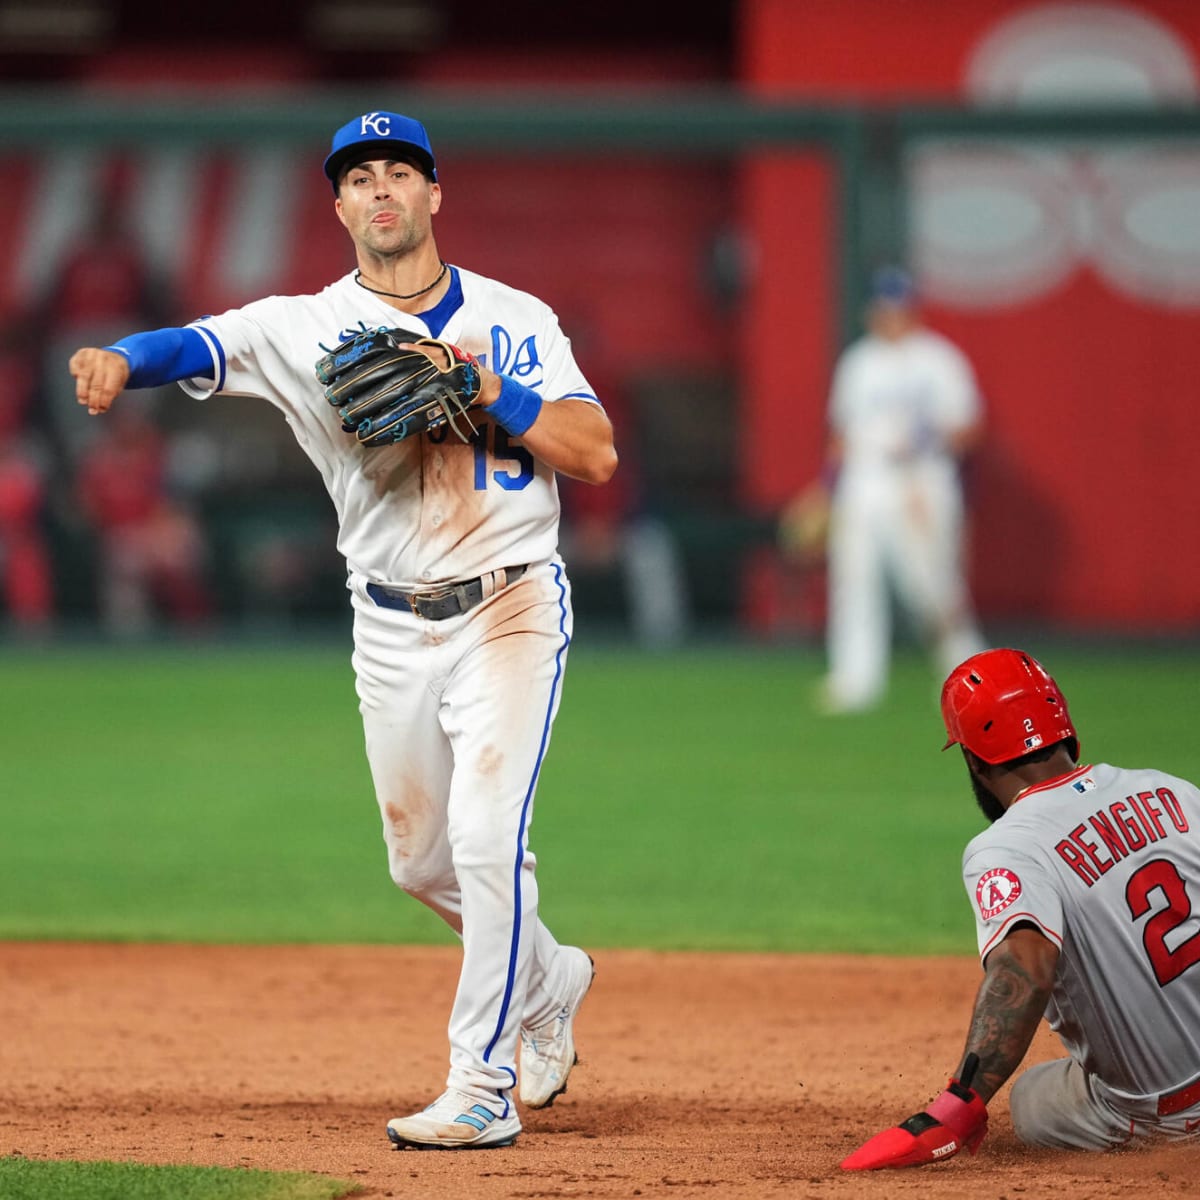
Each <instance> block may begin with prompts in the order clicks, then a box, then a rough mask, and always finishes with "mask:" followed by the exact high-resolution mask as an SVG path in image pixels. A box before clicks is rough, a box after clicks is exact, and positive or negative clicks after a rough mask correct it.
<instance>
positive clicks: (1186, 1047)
mask: <svg viewBox="0 0 1200 1200" xmlns="http://www.w3.org/2000/svg"><path fill="white" fill-rule="evenodd" d="M942 718H943V720H944V721H945V724H946V733H947V739H948V740H947V742H946V748H947V749H948V748H949V747H950V746H952V745H956V744H957V745H958V746H959V747H960V748H961V750H962V756H963V759H964V761H965V762H966V765H967V772H968V775H969V777H970V781H971V787H972V790H973V791H974V793H975V797H976V800H977V801H978V803H979V807H980V808H981V809H982V810H983V813H984V815H985V816H986V817H987V818H988V820H989V821H991V822H992V825H991V827H990V828H988V829H985V830H984V832H983V833H981V834H979V835H978V836H977V837H976V838H974V839H973V840H972V841H971V842H970V844H969V845H968V846H967V848H966V851H965V852H964V854H963V882H964V883H965V885H966V889H967V896H968V897H969V898H970V900H971V902H972V905H973V907H974V911H975V920H976V928H977V933H978V939H979V953H980V957H981V958H982V960H983V965H984V971H985V974H984V978H983V982H982V984H981V985H980V988H979V993H978V995H977V996H976V998H975V1009H974V1012H973V1014H972V1017H971V1026H970V1030H969V1032H968V1034H967V1044H966V1048H965V1051H964V1055H963V1061H962V1064H961V1065H960V1067H959V1070H958V1072H957V1075H956V1078H955V1079H953V1080H951V1082H950V1085H949V1087H948V1088H947V1089H946V1091H944V1092H942V1094H941V1095H940V1096H938V1097H937V1098H936V1099H935V1100H934V1101H933V1102H932V1103H931V1104H930V1105H929V1107H928V1108H927V1109H926V1110H925V1111H923V1112H920V1113H917V1114H915V1115H914V1116H912V1117H909V1118H908V1120H907V1121H905V1122H904V1123H903V1124H902V1125H899V1126H897V1127H895V1128H893V1129H888V1130H885V1131H884V1132H883V1133H880V1134H877V1135H876V1136H875V1137H873V1138H872V1139H871V1140H870V1141H868V1142H867V1143H866V1144H865V1145H864V1146H862V1147H860V1148H859V1149H858V1150H856V1151H855V1152H854V1153H853V1154H851V1155H850V1156H849V1157H848V1158H847V1159H845V1160H844V1161H843V1163H842V1166H843V1167H844V1168H845V1169H846V1170H874V1169H877V1168H880V1167H906V1166H920V1165H922V1164H924V1163H931V1162H939V1161H941V1160H942V1159H944V1158H950V1157H951V1156H953V1155H954V1154H956V1153H957V1152H958V1151H959V1150H960V1149H962V1147H963V1146H966V1147H967V1148H968V1149H970V1150H971V1152H972V1153H974V1151H975V1150H976V1149H977V1148H978V1146H979V1143H980V1142H981V1141H982V1140H983V1136H984V1133H985V1132H986V1130H987V1119H988V1115H987V1108H986V1105H987V1102H988V1101H989V1100H990V1099H991V1098H992V1097H993V1096H994V1095H995V1094H996V1092H997V1091H998V1090H999V1089H1000V1087H1001V1085H1003V1084H1004V1082H1005V1081H1006V1080H1007V1079H1008V1078H1009V1076H1010V1075H1012V1073H1013V1072H1014V1071H1015V1070H1016V1069H1017V1067H1018V1066H1019V1065H1020V1063H1021V1059H1022V1058H1024V1056H1025V1052H1026V1050H1028V1048H1029V1044H1030V1042H1031V1041H1032V1039H1033V1035H1034V1033H1035V1031H1036V1030H1037V1027H1038V1024H1039V1022H1040V1021H1041V1019H1042V1016H1043V1015H1045V1017H1046V1019H1047V1020H1048V1021H1049V1022H1050V1027H1051V1028H1052V1029H1053V1030H1054V1031H1055V1032H1056V1033H1057V1034H1058V1036H1059V1037H1060V1038H1061V1039H1062V1043H1063V1045H1064V1047H1065V1048H1066V1051H1067V1057H1066V1058H1059V1059H1055V1060H1053V1061H1050V1062H1043V1063H1039V1064H1038V1065H1037V1066H1034V1067H1031V1068H1030V1069H1029V1070H1028V1071H1026V1072H1025V1073H1024V1074H1023V1075H1022V1076H1021V1077H1020V1078H1019V1079H1018V1080H1017V1082H1016V1083H1015V1084H1014V1085H1013V1089H1012V1096H1011V1109H1012V1121H1013V1127H1014V1129H1015V1130H1016V1133H1017V1136H1018V1137H1019V1138H1020V1139H1021V1141H1023V1142H1025V1143H1026V1144H1027V1145H1030V1146H1046V1147H1056V1148H1062V1149H1079V1150H1111V1149H1116V1148H1117V1147H1120V1146H1127V1145H1130V1144H1133V1143H1136V1142H1139V1141H1145V1140H1148V1139H1151V1138H1157V1139H1170V1140H1181V1139H1185V1138H1191V1139H1194V1140H1198V1141H1200V927H1198V925H1197V919H1196V916H1195V913H1196V910H1197V907H1198V906H1200V836H1198V833H1200V790H1197V788H1196V787H1195V785H1193V784H1191V783H1189V782H1188V781H1187V780H1184V779H1179V778H1177V777H1175V776H1173V775H1168V774H1167V773H1166V772H1164V771H1157V770H1152V769H1138V770H1126V769H1124V768H1121V767H1113V766H1109V765H1107V764H1105V763H1096V764H1094V765H1080V761H1079V755H1080V750H1079V736H1078V734H1077V733H1076V732H1075V727H1074V725H1073V724H1072V723H1071V716H1070V713H1069V712H1068V710H1067V702H1066V699H1065V697H1064V696H1063V694H1062V691H1061V690H1060V689H1059V686H1058V684H1057V683H1056V682H1055V681H1054V679H1053V678H1051V676H1050V675H1049V674H1048V673H1047V672H1046V670H1045V668H1044V667H1043V666H1042V665H1041V664H1040V663H1039V662H1037V660H1036V659H1034V658H1032V657H1031V656H1030V655H1028V654H1026V653H1025V652H1023V651H1021V650H988V651H985V652H984V653H982V654H977V655H975V656H974V657H972V658H970V659H968V660H967V661H966V662H964V663H962V664H961V665H960V666H958V667H957V668H956V669H955V670H954V671H953V672H952V673H951V674H950V677H949V678H948V679H947V680H946V683H945V685H944V687H943V688H942Z"/></svg>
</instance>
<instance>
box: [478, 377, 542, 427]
mask: <svg viewBox="0 0 1200 1200" xmlns="http://www.w3.org/2000/svg"><path fill="white" fill-rule="evenodd" d="M483 411H484V412H485V413H487V415H488V416H489V417H491V418H492V420H493V421H495V422H496V424H497V425H503V426H504V428H505V429H507V430H508V432H509V433H511V434H512V435H513V436H514V437H520V436H521V434H523V433H524V432H525V431H526V430H527V429H528V428H529V427H530V425H532V424H533V423H534V421H536V420H537V419H538V413H540V412H541V411H542V398H541V396H539V395H538V394H537V392H535V391H534V390H533V388H527V387H526V386H525V385H524V384H523V383H518V382H517V381H516V380H515V379H513V377H512V376H511V375H501V376H500V395H499V396H498V397H497V398H496V399H495V400H494V401H493V402H492V403H491V404H489V405H487V407H486V408H484V410H483Z"/></svg>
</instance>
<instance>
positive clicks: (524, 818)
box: [483, 563, 571, 1062]
mask: <svg viewBox="0 0 1200 1200" xmlns="http://www.w3.org/2000/svg"><path fill="white" fill-rule="evenodd" d="M554 581H555V583H557V584H558V612H559V618H558V631H559V633H561V634H562V638H563V640H562V645H561V646H559V648H558V652H557V653H556V654H555V656H554V681H553V683H552V684H551V685H550V699H549V700H548V701H547V703H546V718H545V720H544V721H543V722H542V741H541V744H540V745H539V746H538V753H537V761H536V762H535V763H534V764H533V774H532V775H531V776H530V778H529V787H528V788H526V790H525V802H524V804H523V805H522V808H521V825H520V828H519V829H518V830H517V857H516V862H515V863H514V865H513V906H514V907H513V931H512V941H511V943H510V944H509V953H508V977H507V979H506V980H505V984H504V1000H503V1003H501V1005H500V1017H499V1019H498V1020H497V1021H496V1031H495V1033H493V1034H492V1038H491V1041H489V1042H488V1044H487V1049H486V1050H485V1051H484V1052H483V1061H484V1062H489V1061H490V1060H491V1055H492V1051H493V1050H494V1049H495V1048H496V1042H497V1041H498V1040H499V1038H500V1033H501V1031H502V1030H503V1028H504V1022H505V1021H506V1020H507V1018H508V1008H509V1005H510V1004H511V1003H512V991H513V985H514V982H515V977H516V972H517V948H518V946H519V945H520V943H521V865H522V863H523V862H524V861H525V828H526V826H527V824H528V822H529V805H530V802H531V801H532V800H533V790H534V786H535V785H536V783H537V779H538V773H539V772H540V771H541V769H542V759H544V758H545V757H546V744H547V742H548V741H549V739H550V724H551V720H552V718H553V715H554V699H555V697H556V696H557V695H558V687H559V684H560V683H561V681H562V673H563V655H564V654H565V653H566V650H567V647H568V646H569V645H570V644H571V638H570V635H569V634H568V633H567V589H566V585H565V584H564V583H563V576H562V565H561V564H560V563H555V564H554Z"/></svg>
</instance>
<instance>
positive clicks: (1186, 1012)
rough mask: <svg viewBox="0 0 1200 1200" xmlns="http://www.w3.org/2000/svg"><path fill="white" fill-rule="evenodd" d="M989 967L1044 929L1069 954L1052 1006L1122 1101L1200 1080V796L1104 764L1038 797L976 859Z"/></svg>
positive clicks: (976, 843) (973, 885)
mask: <svg viewBox="0 0 1200 1200" xmlns="http://www.w3.org/2000/svg"><path fill="white" fill-rule="evenodd" d="M963 880H964V883H965V884H966V888H967V894H968V896H969V897H970V899H971V903H972V906H973V908H974V911H975V918H976V921H977V926H978V934H979V951H980V954H981V956H982V957H983V958H985V959H986V957H987V955H988V953H989V951H991V950H992V949H993V948H994V947H995V946H996V945H998V944H999V943H1000V941H1001V940H1002V939H1003V938H1004V936H1005V935H1006V934H1007V933H1008V932H1009V930H1011V929H1012V927H1013V926H1014V925H1015V924H1016V923H1017V922H1020V921H1028V922H1032V923H1033V924H1034V925H1036V926H1037V927H1038V928H1039V929H1040V930H1041V931H1042V933H1044V934H1045V935H1046V937H1048V938H1049V939H1050V940H1051V941H1052V942H1054V944H1055V945H1056V946H1058V947H1059V949H1060V952H1061V957H1060V959H1059V965H1058V974H1057V978H1056V980H1055V985H1054V992H1053V995H1052V997H1051V1000H1050V1002H1049V1004H1048V1006H1047V1010H1046V1017H1047V1020H1048V1021H1049V1022H1050V1026H1051V1028H1052V1029H1054V1030H1055V1031H1056V1032H1057V1033H1058V1035H1059V1037H1060V1038H1061V1039H1062V1041H1063V1044H1064V1046H1065V1047H1066V1049H1067V1051H1068V1052H1069V1053H1070V1054H1071V1056H1072V1057H1073V1058H1075V1059H1077V1060H1078V1061H1079V1062H1080V1063H1081V1064H1082V1065H1083V1067H1084V1068H1085V1070H1087V1071H1088V1072H1089V1073H1091V1074H1094V1075H1097V1076H1099V1078H1100V1079H1101V1080H1103V1081H1104V1083H1105V1084H1107V1085H1108V1086H1109V1087H1110V1088H1112V1089H1113V1090H1115V1091H1116V1092H1119V1093H1122V1094H1124V1095H1126V1096H1131V1097H1146V1096H1154V1095H1156V1094H1158V1093H1161V1092H1165V1091H1168V1090H1170V1089H1172V1088H1175V1087H1178V1086H1179V1085H1181V1084H1184V1083H1186V1082H1188V1081H1190V1080H1192V1079H1194V1078H1196V1077H1197V1076H1200V790H1197V788H1196V787H1195V786H1194V785H1193V784H1191V783H1188V782H1187V781H1186V780H1183V779H1178V778H1176V777H1174V776H1172V775H1167V774H1165V773H1163V772H1162V771H1154V770H1123V769H1121V768H1119V767H1112V766H1108V765H1106V764H1103V763H1098V764H1096V765H1094V766H1082V767H1079V768H1078V769H1077V770H1075V771H1073V772H1071V773H1070V774H1069V775H1065V776H1062V777H1061V778H1059V779H1054V780H1050V781H1048V782H1047V783H1045V784H1042V785H1040V786H1038V787H1034V788H1031V789H1029V790H1028V791H1027V792H1025V793H1024V794H1023V795H1022V796H1021V797H1020V798H1019V799H1018V801H1017V802H1016V803H1015V804H1014V805H1013V806H1012V807H1011V808H1010V809H1009V810H1008V811H1007V812H1006V813H1005V815H1004V816H1003V817H1002V818H1001V819H1000V820H999V821H997V822H996V823H995V824H994V825H992V826H991V827H990V828H989V829H987V830H985V831H984V832H983V833H981V834H980V835H979V836H978V837H976V838H974V839H973V840H972V841H971V843H970V844H969V845H968V846H967V848H966V851H965V852H964V854H963Z"/></svg>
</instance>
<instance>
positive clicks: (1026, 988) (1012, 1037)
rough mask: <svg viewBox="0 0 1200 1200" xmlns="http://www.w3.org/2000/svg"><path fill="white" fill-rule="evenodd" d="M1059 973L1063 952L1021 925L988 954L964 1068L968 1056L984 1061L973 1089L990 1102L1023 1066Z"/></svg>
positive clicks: (1030, 928)
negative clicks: (971, 1055)
mask: <svg viewBox="0 0 1200 1200" xmlns="http://www.w3.org/2000/svg"><path fill="white" fill-rule="evenodd" d="M1057 969H1058V947H1057V946H1055V945H1054V943H1053V942H1052V941H1050V939H1049V938H1047V937H1045V936H1044V935H1043V934H1042V933H1041V932H1039V931H1038V930H1037V929H1036V928H1035V927H1034V926H1033V925H1028V924H1020V925H1018V926H1016V928H1015V929H1013V931H1012V932H1011V933H1010V934H1009V935H1008V936H1007V937H1006V938H1005V939H1004V941H1002V942H1001V943H1000V945H998V946H997V947H996V948H995V949H994V950H993V951H992V952H991V953H990V954H989V955H988V958H987V971H986V974H985V975H984V977H983V982H982V983H981V984H980V985H979V992H978V994H977V995H976V997H975V1011H974V1013H973V1014H972V1016H971V1028H970V1030H969V1031H968V1032H967V1045H966V1049H965V1050H964V1052H963V1063H964V1068H965V1063H966V1059H967V1055H969V1054H974V1055H975V1056H976V1057H977V1058H978V1060H979V1066H978V1068H977V1070H976V1072H975V1079H974V1082H973V1084H972V1086H973V1087H974V1089H975V1091H976V1092H978V1093H979V1095H980V1096H981V1097H982V1098H983V1100H984V1101H985V1102H986V1101H988V1100H990V1099H991V1098H992V1097H993V1096H994V1095H995V1094H996V1093H997V1092H998V1091H999V1090H1000V1088H1001V1087H1002V1086H1003V1084H1004V1081H1005V1080H1006V1079H1008V1077H1009V1076H1010V1075H1011V1074H1012V1073H1013V1072H1014V1071H1015V1070H1016V1069H1017V1067H1019V1066H1020V1065H1021V1059H1023V1058H1024V1057H1025V1051H1026V1050H1028V1049H1029V1043H1030V1042H1031V1041H1033V1035H1034V1034H1035V1033H1036V1032H1037V1027H1038V1022H1039V1021H1041V1019H1042V1014H1043V1013H1044V1012H1045V1011H1046V1002H1047V1000H1049V999H1050V992H1051V989H1052V988H1053V987H1054V974H1055V971H1056V970H1057ZM964 1068H960V1072H959V1074H960V1078H961V1075H962V1070H963V1069H964Z"/></svg>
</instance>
